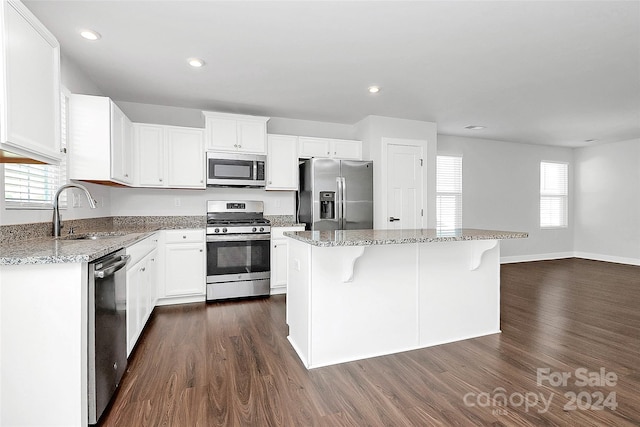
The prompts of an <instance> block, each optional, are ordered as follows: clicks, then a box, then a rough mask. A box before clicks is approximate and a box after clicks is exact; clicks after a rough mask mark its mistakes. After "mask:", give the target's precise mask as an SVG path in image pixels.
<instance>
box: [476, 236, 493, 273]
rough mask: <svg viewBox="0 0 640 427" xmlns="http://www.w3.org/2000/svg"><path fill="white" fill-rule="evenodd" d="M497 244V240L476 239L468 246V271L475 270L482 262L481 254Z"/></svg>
mask: <svg viewBox="0 0 640 427" xmlns="http://www.w3.org/2000/svg"><path fill="white" fill-rule="evenodd" d="M497 245H498V241H497V240H476V241H474V242H472V245H470V246H469V247H470V248H471V249H470V250H469V252H470V253H469V271H474V270H477V269H478V267H480V264H481V263H482V256H483V255H484V254H485V252H487V251H490V250H491V249H493V248H495V247H496V246H497Z"/></svg>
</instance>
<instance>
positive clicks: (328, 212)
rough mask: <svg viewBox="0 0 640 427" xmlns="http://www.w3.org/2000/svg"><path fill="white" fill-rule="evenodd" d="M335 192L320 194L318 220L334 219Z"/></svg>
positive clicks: (322, 192)
mask: <svg viewBox="0 0 640 427" xmlns="http://www.w3.org/2000/svg"><path fill="white" fill-rule="evenodd" d="M335 207H336V192H335V191H321V192H320V219H335V217H336V209H335Z"/></svg>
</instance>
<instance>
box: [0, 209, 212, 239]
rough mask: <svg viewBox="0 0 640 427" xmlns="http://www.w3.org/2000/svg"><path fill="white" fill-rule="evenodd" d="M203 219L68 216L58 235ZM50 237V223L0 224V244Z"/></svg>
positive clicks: (198, 223) (202, 220) (201, 222)
mask: <svg viewBox="0 0 640 427" xmlns="http://www.w3.org/2000/svg"><path fill="white" fill-rule="evenodd" d="M206 222H207V218H206V216H204V215H195V216H116V217H101V218H86V219H70V220H66V221H64V222H63V226H64V228H63V229H62V234H66V233H68V232H69V229H70V228H71V227H73V229H74V232H75V233H83V232H90V231H110V230H113V229H114V228H119V229H123V228H140V227H149V228H152V227H157V228H185V227H193V228H201V227H205V226H206ZM50 236H53V224H52V223H51V222H36V223H30V224H15V225H2V226H0V243H8V242H13V241H20V240H30V239H39V238H42V237H50Z"/></svg>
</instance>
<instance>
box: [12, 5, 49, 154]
mask: <svg viewBox="0 0 640 427" xmlns="http://www.w3.org/2000/svg"><path fill="white" fill-rule="evenodd" d="M0 23H1V24H2V25H1V26H0V28H1V31H0V49H1V54H0V159H2V157H4V156H10V155H11V154H13V155H14V156H17V157H20V158H22V159H31V160H35V161H38V162H45V163H53V164H56V163H59V162H60V159H61V154H60V45H59V44H58V41H57V40H56V39H55V37H53V35H52V34H51V33H50V32H49V31H48V30H47V29H46V28H45V27H44V26H43V25H42V24H41V23H40V21H38V19H37V18H36V17H35V16H34V15H33V14H32V13H31V12H30V11H29V10H28V9H27V8H26V7H25V6H24V5H23V4H22V3H20V2H19V1H16V0H3V1H2V3H1V4H0ZM7 152H9V153H7Z"/></svg>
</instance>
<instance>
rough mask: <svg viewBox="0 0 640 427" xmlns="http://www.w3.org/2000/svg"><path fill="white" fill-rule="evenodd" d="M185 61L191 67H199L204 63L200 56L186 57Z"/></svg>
mask: <svg viewBox="0 0 640 427" xmlns="http://www.w3.org/2000/svg"><path fill="white" fill-rule="evenodd" d="M187 62H188V63H189V65H191V66H192V67H193V68H200V67H202V66H203V65H204V61H203V60H202V59H200V58H189V59H187Z"/></svg>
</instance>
